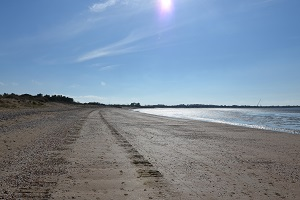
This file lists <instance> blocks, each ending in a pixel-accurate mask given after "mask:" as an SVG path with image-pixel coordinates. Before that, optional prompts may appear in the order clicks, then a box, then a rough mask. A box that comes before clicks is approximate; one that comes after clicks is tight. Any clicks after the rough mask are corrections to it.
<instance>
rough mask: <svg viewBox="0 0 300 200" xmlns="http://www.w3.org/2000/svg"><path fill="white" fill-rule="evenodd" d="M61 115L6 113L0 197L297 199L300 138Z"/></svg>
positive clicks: (119, 115) (127, 114)
mask: <svg viewBox="0 0 300 200" xmlns="http://www.w3.org/2000/svg"><path fill="white" fill-rule="evenodd" d="M60 110H61V109H60ZM60 110H55V109H52V110H51V109H50V110H44V111H43V110H42V111H39V112H33V113H31V111H26V112H25V111H22V110H21V111H15V114H11V113H9V112H7V111H0V150H1V151H0V199H1V198H2V199H16V198H22V199H101V200H102V199H299V198H300V182H299V175H300V172H299V170H300V135H292V134H287V133H276V132H271V131H264V130H257V129H249V128H243V127H236V126H230V125H224V124H216V123H208V122H200V121H192V120H181V119H171V118H166V117H158V116H152V115H147V114H142V113H137V112H134V111H131V110H125V109H114V108H101V109H91V108H83V107H81V108H76V107H72V108H66V109H64V110H63V111H60ZM20 113H21V114H20ZM22 113H23V114H22ZM24 113H25V114H24ZM3 116H4V117H3Z"/></svg>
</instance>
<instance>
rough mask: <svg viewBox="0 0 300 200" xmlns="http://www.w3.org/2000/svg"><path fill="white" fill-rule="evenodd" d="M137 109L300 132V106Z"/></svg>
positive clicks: (184, 117)
mask: <svg viewBox="0 0 300 200" xmlns="http://www.w3.org/2000/svg"><path fill="white" fill-rule="evenodd" d="M136 111H139V112H142V113H148V114H153V115H159V116H166V117H174V118H182V119H193V120H202V121H208V122H216V123H224V124H231V125H236V126H245V127H250V128H258V129H265V130H274V131H280V132H288V133H294V134H300V108H149V109H148V108H147V109H146V108H145V109H136Z"/></svg>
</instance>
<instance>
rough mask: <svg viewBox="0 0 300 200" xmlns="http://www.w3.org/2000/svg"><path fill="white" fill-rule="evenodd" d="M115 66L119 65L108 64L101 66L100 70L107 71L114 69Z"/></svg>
mask: <svg viewBox="0 0 300 200" xmlns="http://www.w3.org/2000/svg"><path fill="white" fill-rule="evenodd" d="M115 67H117V65H108V66H104V67H101V68H100V69H99V70H100V71H107V70H112V69H113V68H115Z"/></svg>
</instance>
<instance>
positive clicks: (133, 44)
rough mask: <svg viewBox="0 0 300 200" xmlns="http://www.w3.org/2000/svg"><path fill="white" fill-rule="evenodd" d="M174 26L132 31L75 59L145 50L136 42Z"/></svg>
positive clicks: (82, 59)
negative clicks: (120, 38) (157, 29)
mask: <svg viewBox="0 0 300 200" xmlns="http://www.w3.org/2000/svg"><path fill="white" fill-rule="evenodd" d="M174 28H175V27H168V28H166V29H164V30H160V31H151V30H142V31H134V32H132V33H131V34H129V35H128V36H127V37H125V38H124V39H122V40H119V41H117V42H115V43H113V44H110V45H108V46H106V47H102V48H99V49H96V50H93V51H90V52H87V53H85V54H83V55H81V56H79V57H78V59H77V60H76V61H77V62H84V61H88V60H92V59H95V58H100V57H107V56H115V55H121V54H127V53H132V52H138V51H145V49H147V48H145V47H143V46H141V45H139V44H137V43H138V42H140V41H142V40H145V39H148V38H150V37H154V36H156V35H159V34H161V33H163V32H166V31H169V30H171V29H174ZM149 49H151V48H149Z"/></svg>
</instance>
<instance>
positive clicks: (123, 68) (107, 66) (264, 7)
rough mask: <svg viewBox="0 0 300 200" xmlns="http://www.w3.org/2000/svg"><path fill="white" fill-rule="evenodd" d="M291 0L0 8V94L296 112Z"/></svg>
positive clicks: (298, 81)
mask: <svg viewBox="0 0 300 200" xmlns="http://www.w3.org/2000/svg"><path fill="white" fill-rule="evenodd" d="M299 8H300V1H299V0H226V1H224V0H85V1H82V0H51V1H49V0H27V1H21V0H2V1H0V26H1V28H0V93H16V94H25V93H27V94H32V95H36V94H39V93H42V94H50V95H54V94H60V95H65V96H69V97H72V98H74V99H75V101H78V102H101V103H105V104H130V103H132V102H139V103H141V105H150V104H166V105H175V104H218V105H225V104H226V105H257V103H258V102H259V100H260V99H261V103H260V104H261V105H300V78H299V77H300V24H299V19H300V10H299Z"/></svg>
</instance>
